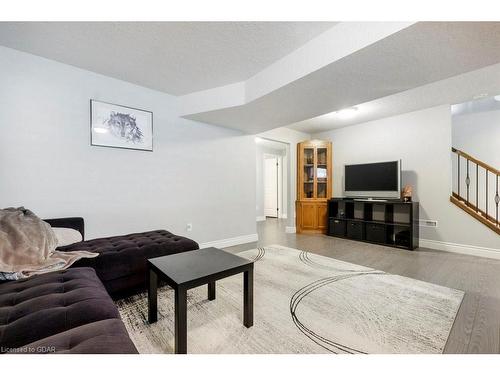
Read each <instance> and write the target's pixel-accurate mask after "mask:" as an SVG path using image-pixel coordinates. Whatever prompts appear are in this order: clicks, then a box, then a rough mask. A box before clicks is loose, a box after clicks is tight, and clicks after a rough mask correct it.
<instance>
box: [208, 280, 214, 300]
mask: <svg viewBox="0 0 500 375" xmlns="http://www.w3.org/2000/svg"><path fill="white" fill-rule="evenodd" d="M214 299H215V281H212V282H211V283H208V300H209V301H213V300H214Z"/></svg>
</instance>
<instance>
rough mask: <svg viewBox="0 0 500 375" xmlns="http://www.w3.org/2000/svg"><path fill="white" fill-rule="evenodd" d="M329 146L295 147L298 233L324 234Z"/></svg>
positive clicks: (329, 180)
mask: <svg viewBox="0 0 500 375" xmlns="http://www.w3.org/2000/svg"><path fill="white" fill-rule="evenodd" d="M332 162H333V158H332V143H331V142H327V141H319V140H313V141H306V142H301V143H299V144H297V201H296V202H295V206H296V207H295V208H296V224H295V225H296V230H297V233H326V231H327V201H328V199H329V198H331V197H332Z"/></svg>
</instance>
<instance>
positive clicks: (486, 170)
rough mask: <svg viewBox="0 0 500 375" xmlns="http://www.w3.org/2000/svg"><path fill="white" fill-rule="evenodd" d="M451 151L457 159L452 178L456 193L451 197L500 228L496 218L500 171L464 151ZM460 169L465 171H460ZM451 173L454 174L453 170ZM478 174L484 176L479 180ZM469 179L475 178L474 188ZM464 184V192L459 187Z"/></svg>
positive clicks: (454, 149) (499, 198)
mask: <svg viewBox="0 0 500 375" xmlns="http://www.w3.org/2000/svg"><path fill="white" fill-rule="evenodd" d="M451 151H452V152H453V153H454V154H455V155H456V158H457V167H456V173H453V177H454V178H455V176H456V182H457V184H456V186H457V191H456V192H455V191H453V197H455V198H456V199H458V200H459V201H461V202H462V203H463V204H465V205H466V206H467V207H469V208H470V209H472V210H474V211H475V212H476V213H477V214H478V215H480V216H481V217H483V218H484V219H486V220H488V221H489V222H490V223H491V224H493V225H494V226H495V227H497V228H498V227H500V225H499V217H498V214H499V212H498V210H499V204H500V195H499V178H500V170H498V169H496V168H494V167H492V166H490V165H488V164H486V163H484V162H482V161H481V160H478V159H476V158H475V157H473V156H471V155H469V154H467V153H466V152H464V151H461V150H458V149H456V148H453V147H452V148H451ZM464 163H465V165H464ZM462 169H465V171H461V170H462ZM453 172H455V170H454V171H453ZM463 172H465V178H464V176H463V175H462V173H463ZM480 174H483V175H484V176H481V177H482V178H480V177H479V176H480ZM471 177H472V178H474V177H475V178H474V180H475V186H474V184H471ZM464 182H465V190H463V188H462V187H461V184H462V183H464ZM471 185H472V186H471ZM492 187H493V189H492ZM471 190H473V193H475V194H474V195H475V197H471V195H470V193H471ZM482 192H484V196H482ZM493 193H494V195H493ZM480 195H481V196H482V197H481V198H482V199H481V198H480ZM492 209H493V212H492Z"/></svg>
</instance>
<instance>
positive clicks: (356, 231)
mask: <svg viewBox="0 0 500 375" xmlns="http://www.w3.org/2000/svg"><path fill="white" fill-rule="evenodd" d="M364 234H365V226H364V224H363V223H361V222H359V221H348V222H347V237H348V238H352V239H353V240H362V239H364V237H365V236H364Z"/></svg>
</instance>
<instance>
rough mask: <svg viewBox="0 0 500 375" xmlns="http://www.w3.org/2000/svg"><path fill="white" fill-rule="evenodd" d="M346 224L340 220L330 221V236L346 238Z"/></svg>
mask: <svg viewBox="0 0 500 375" xmlns="http://www.w3.org/2000/svg"><path fill="white" fill-rule="evenodd" d="M345 231H346V222H345V221H344V220H340V219H330V233H329V234H330V235H332V236H342V237H343V236H345Z"/></svg>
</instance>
